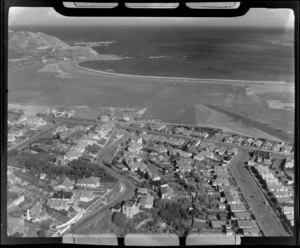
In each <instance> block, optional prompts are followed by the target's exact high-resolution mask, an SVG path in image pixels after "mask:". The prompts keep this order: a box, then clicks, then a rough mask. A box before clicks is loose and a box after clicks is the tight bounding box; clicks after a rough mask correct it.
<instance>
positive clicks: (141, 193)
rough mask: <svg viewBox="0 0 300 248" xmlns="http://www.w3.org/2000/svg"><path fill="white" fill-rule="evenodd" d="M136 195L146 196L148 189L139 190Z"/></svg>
mask: <svg viewBox="0 0 300 248" xmlns="http://www.w3.org/2000/svg"><path fill="white" fill-rule="evenodd" d="M137 193H138V195H147V194H148V189H147V188H139V189H138V191H137Z"/></svg>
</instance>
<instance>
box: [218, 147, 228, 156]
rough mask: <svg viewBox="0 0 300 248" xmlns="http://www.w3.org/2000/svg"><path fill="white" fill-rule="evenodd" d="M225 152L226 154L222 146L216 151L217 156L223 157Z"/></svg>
mask: <svg viewBox="0 0 300 248" xmlns="http://www.w3.org/2000/svg"><path fill="white" fill-rule="evenodd" d="M225 152H226V148H225V147H224V146H222V147H221V148H220V149H219V151H218V153H219V155H221V156H222V155H224V153H225Z"/></svg>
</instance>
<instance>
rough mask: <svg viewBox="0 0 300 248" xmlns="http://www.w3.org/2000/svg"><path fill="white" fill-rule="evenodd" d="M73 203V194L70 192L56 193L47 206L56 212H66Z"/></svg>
mask: <svg viewBox="0 0 300 248" xmlns="http://www.w3.org/2000/svg"><path fill="white" fill-rule="evenodd" d="M73 202H74V194H73V193H72V192H65V191H58V192H56V193H54V194H53V195H52V196H51V198H50V199H49V200H48V201H47V205H48V206H49V207H51V208H54V209H56V210H62V209H64V210H66V211H67V210H68V209H69V208H70V204H71V203H73Z"/></svg>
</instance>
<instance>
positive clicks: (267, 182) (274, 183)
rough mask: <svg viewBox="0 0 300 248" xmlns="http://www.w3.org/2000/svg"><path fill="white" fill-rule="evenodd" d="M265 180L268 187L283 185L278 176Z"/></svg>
mask: <svg viewBox="0 0 300 248" xmlns="http://www.w3.org/2000/svg"><path fill="white" fill-rule="evenodd" d="M265 181H266V184H267V186H268V187H270V185H281V183H280V182H279V181H278V179H277V178H273V179H265Z"/></svg>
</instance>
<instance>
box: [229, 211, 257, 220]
mask: <svg viewBox="0 0 300 248" xmlns="http://www.w3.org/2000/svg"><path fill="white" fill-rule="evenodd" d="M232 219H236V220H251V219H252V218H251V213H250V212H248V211H247V212H235V213H233V218H232Z"/></svg>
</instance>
